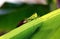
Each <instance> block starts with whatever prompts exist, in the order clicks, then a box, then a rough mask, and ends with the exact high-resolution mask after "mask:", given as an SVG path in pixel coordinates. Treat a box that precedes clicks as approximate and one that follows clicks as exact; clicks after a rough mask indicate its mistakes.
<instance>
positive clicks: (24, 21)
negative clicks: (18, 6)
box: [17, 13, 38, 27]
mask: <svg viewBox="0 0 60 39" xmlns="http://www.w3.org/2000/svg"><path fill="white" fill-rule="evenodd" d="M37 17H38V15H37V13H34V14H33V15H32V16H30V17H29V18H27V19H24V20H22V21H20V22H19V24H18V26H17V27H19V26H21V25H23V24H25V23H27V22H30V21H32V20H34V19H36V18H37Z"/></svg>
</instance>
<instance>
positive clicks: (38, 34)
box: [0, 9, 60, 39]
mask: <svg viewBox="0 0 60 39" xmlns="http://www.w3.org/2000/svg"><path fill="white" fill-rule="evenodd" d="M0 39H60V9H57V10H55V11H52V12H50V13H48V14H46V15H44V16H42V17H39V18H37V19H34V20H33V21H31V22H28V23H26V24H24V25H22V26H20V27H18V28H15V29H14V30H12V31H10V32H8V33H7V34H5V35H3V36H1V37H0Z"/></svg>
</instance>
